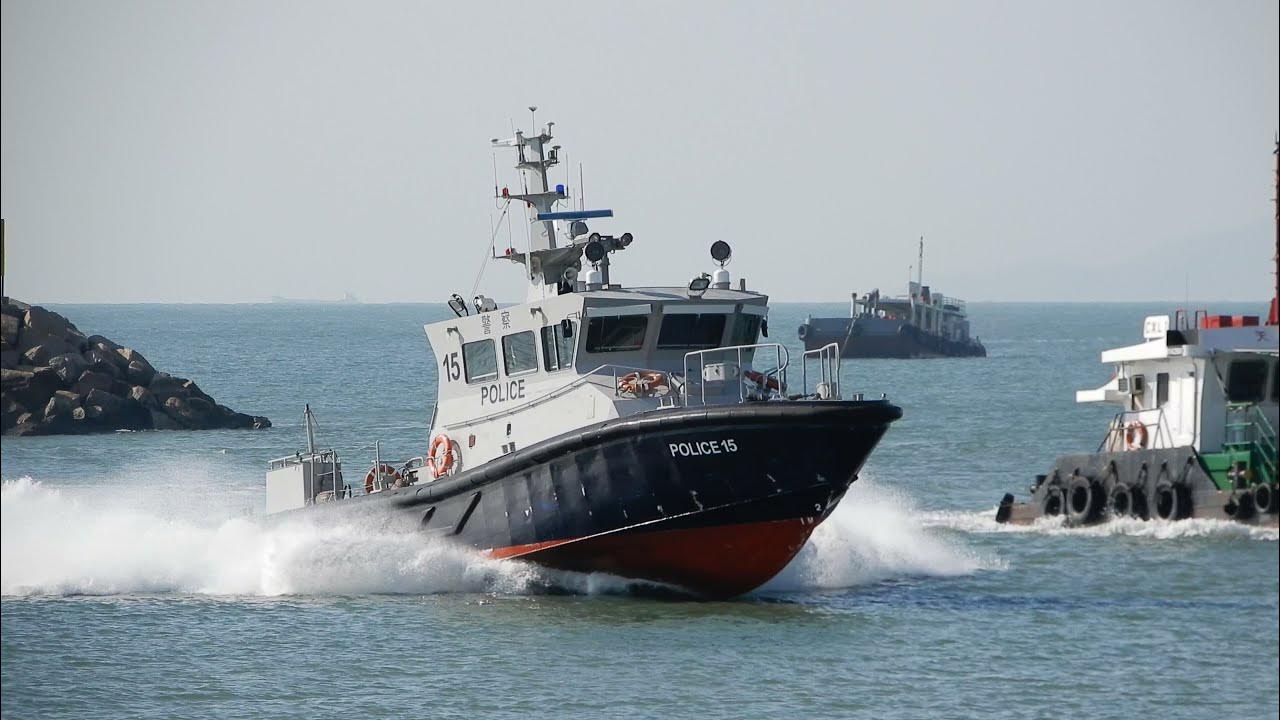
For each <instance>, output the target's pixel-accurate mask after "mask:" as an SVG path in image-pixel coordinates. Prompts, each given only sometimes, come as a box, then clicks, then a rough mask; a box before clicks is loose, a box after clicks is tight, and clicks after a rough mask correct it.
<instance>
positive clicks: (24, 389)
mask: <svg viewBox="0 0 1280 720" xmlns="http://www.w3.org/2000/svg"><path fill="white" fill-rule="evenodd" d="M61 385H62V383H61V379H60V378H59V377H58V374H57V373H55V372H53V371H52V370H50V369H48V368H30V369H29V370H21V369H19V370H9V369H3V370H0V395H3V396H4V397H6V398H9V399H12V400H13V401H14V402H16V403H18V404H19V405H21V406H23V407H25V408H43V407H44V406H45V404H46V403H48V402H49V397H50V396H51V395H53V393H54V391H55V390H57V389H58V388H59V387H61Z"/></svg>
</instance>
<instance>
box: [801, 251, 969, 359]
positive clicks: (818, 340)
mask: <svg viewBox="0 0 1280 720" xmlns="http://www.w3.org/2000/svg"><path fill="white" fill-rule="evenodd" d="M923 267H924V238H921V239H920V257H919V260H918V262H917V265H916V279H915V280H914V281H911V282H908V283H907V294H906V295H904V296H901V297H882V296H881V295H880V291H879V290H878V289H877V290H872V291H871V292H869V293H867V294H865V295H863V296H862V297H859V296H858V294H857V293H853V294H852V295H851V296H850V300H849V317H847V318H815V317H809V318H806V319H805V322H804V324H803V325H801V326H800V329H799V333H798V334H799V336H800V340H802V341H803V342H804V347H805V350H814V349H817V348H820V347H823V346H824V345H827V344H828V343H835V344H836V345H837V346H838V347H839V348H840V356H841V357H845V358H933V357H986V356H987V349H986V347H984V346H983V345H982V341H981V340H980V339H978V338H976V337H970V335H969V316H968V312H967V311H966V308H965V303H964V301H963V300H960V299H958V298H953V297H947V296H945V295H942V294H941V293H935V292H932V291H931V289H930V288H929V286H928V285H925V284H924V273H923Z"/></svg>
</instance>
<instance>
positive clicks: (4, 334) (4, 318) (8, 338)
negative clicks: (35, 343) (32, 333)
mask: <svg viewBox="0 0 1280 720" xmlns="http://www.w3.org/2000/svg"><path fill="white" fill-rule="evenodd" d="M21 329H22V321H21V320H19V319H18V318H16V317H14V316H12V315H9V314H4V315H0V341H3V342H4V344H6V345H8V346H9V347H13V348H16V347H17V346H18V331H19V330H21Z"/></svg>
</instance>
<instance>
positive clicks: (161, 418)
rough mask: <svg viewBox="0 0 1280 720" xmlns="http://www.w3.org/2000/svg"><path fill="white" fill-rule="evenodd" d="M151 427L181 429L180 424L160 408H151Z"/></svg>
mask: <svg viewBox="0 0 1280 720" xmlns="http://www.w3.org/2000/svg"><path fill="white" fill-rule="evenodd" d="M150 412H151V427H153V428H155V429H156V430H181V429H182V425H181V424H179V423H178V421H177V420H174V419H173V418H171V417H169V416H168V415H167V414H165V413H164V412H162V411H160V410H152V411H150Z"/></svg>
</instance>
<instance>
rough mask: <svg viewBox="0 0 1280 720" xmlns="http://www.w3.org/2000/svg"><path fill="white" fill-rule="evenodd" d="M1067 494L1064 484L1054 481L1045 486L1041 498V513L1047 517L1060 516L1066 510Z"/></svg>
mask: <svg viewBox="0 0 1280 720" xmlns="http://www.w3.org/2000/svg"><path fill="white" fill-rule="evenodd" d="M1066 505H1067V502H1066V495H1065V493H1064V492H1063V491H1062V485H1060V484H1058V483H1056V482H1055V483H1053V484H1051V485H1050V486H1049V487H1047V488H1045V491H1044V497H1043V498H1042V499H1041V500H1040V514H1041V515H1044V516H1045V517H1058V516H1059V515H1062V513H1063V512H1065V511H1066Z"/></svg>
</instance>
